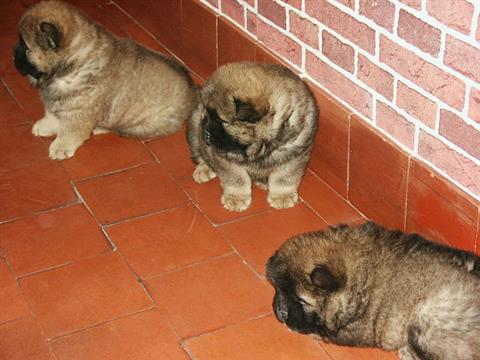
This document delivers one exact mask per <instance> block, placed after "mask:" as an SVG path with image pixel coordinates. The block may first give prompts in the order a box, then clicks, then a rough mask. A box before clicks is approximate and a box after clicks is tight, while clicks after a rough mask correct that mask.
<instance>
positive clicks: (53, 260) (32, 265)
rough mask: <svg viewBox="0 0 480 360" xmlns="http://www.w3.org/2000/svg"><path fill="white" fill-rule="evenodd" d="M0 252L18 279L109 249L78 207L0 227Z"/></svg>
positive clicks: (95, 226) (90, 221)
mask: <svg viewBox="0 0 480 360" xmlns="http://www.w3.org/2000/svg"><path fill="white" fill-rule="evenodd" d="M0 249H2V250H3V253H4V255H5V256H6V257H7V259H8V261H9V263H10V266H11V267H12V270H13V271H14V272H15V273H16V275H17V276H21V275H24V274H27V273H31V272H36V271H40V270H43V269H47V268H49V267H52V266H57V265H61V264H65V263H67V262H71V261H74V260H78V259H82V258H86V257H90V256H94V255H97V254H100V253H104V252H107V251H109V250H110V246H109V244H108V242H107V239H106V238H105V236H104V235H103V234H102V232H101V230H100V228H99V226H98V224H97V222H96V221H95V220H94V219H93V218H92V216H91V215H90V213H89V212H88V211H87V210H86V209H85V207H84V206H83V205H81V204H79V205H72V206H69V207H65V208H61V209H57V210H53V211H48V212H44V213H41V214H38V215H33V216H29V217H27V218H24V219H21V220H17V221H14V222H10V223H7V224H3V225H0Z"/></svg>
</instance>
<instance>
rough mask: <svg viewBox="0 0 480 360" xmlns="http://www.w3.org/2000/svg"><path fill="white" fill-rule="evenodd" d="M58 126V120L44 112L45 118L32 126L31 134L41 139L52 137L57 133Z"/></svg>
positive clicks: (46, 111)
mask: <svg viewBox="0 0 480 360" xmlns="http://www.w3.org/2000/svg"><path fill="white" fill-rule="evenodd" d="M58 126H59V124H58V119H57V118H56V117H55V116H54V115H53V114H51V113H49V112H48V110H45V116H44V117H43V118H41V119H40V120H38V121H37V122H36V123H35V124H34V125H33V127H32V134H33V135H35V136H42V137H49V136H54V135H56V134H57V132H58Z"/></svg>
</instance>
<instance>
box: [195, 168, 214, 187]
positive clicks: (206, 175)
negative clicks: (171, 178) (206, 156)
mask: <svg viewBox="0 0 480 360" xmlns="http://www.w3.org/2000/svg"><path fill="white" fill-rule="evenodd" d="M216 176H217V174H216V173H215V172H214V171H213V170H212V169H210V167H209V166H208V165H206V164H198V165H197V167H196V168H195V170H194V171H193V180H195V182H196V183H197V184H203V183H206V182H207V181H210V180H212V179H214V178H215V177H216Z"/></svg>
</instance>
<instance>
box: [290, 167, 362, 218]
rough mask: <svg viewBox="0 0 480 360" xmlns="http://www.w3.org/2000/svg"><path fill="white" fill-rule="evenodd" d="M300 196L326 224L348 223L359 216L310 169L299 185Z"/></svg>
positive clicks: (359, 216) (359, 215)
mask: <svg viewBox="0 0 480 360" xmlns="http://www.w3.org/2000/svg"><path fill="white" fill-rule="evenodd" d="M299 193H300V196H301V197H302V199H303V201H305V202H306V203H307V204H308V205H309V206H311V207H312V208H313V210H315V211H316V212H317V214H319V215H320V216H321V217H322V218H323V219H325V221H327V223H328V224H330V225H333V224H338V223H348V222H350V221H351V220H355V219H358V218H361V217H362V215H361V214H360V213H359V212H358V211H357V210H355V208H353V207H352V206H351V205H350V204H349V203H348V202H347V201H346V200H345V199H344V198H343V197H341V196H340V195H339V194H338V193H337V192H335V190H333V189H332V188H331V187H329V186H328V185H327V184H326V183H325V182H323V181H322V180H321V179H320V178H318V177H317V176H316V175H314V174H313V173H312V172H311V171H307V172H306V173H305V176H304V177H303V180H302V183H301V185H300V192H299Z"/></svg>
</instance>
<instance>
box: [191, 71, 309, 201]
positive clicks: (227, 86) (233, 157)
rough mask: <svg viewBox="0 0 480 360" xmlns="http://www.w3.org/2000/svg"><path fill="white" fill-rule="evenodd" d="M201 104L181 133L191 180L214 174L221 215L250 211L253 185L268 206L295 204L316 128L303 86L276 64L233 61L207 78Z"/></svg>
mask: <svg viewBox="0 0 480 360" xmlns="http://www.w3.org/2000/svg"><path fill="white" fill-rule="evenodd" d="M201 99H202V106H201V107H200V109H199V110H198V111H196V112H195V113H194V115H193V116H192V117H191V119H190V121H189V122H188V129H187V135H188V142H189V145H190V150H191V155H192V159H193V161H194V162H195V164H196V165H197V166H196V168H195V171H194V173H193V178H194V180H195V181H196V182H197V183H204V182H206V181H209V180H210V179H212V178H214V177H215V176H217V175H218V177H219V178H220V183H221V185H222V188H223V195H222V199H221V201H222V204H223V206H224V207H225V208H226V209H228V210H232V211H242V210H245V209H247V208H248V207H249V206H250V203H251V187H252V183H253V184H255V185H257V186H258V187H260V188H262V189H265V190H266V189H268V202H269V203H270V205H271V206H272V207H274V208H287V207H291V206H294V205H295V202H296V201H297V199H298V194H297V188H298V186H299V184H300V180H301V178H302V176H303V173H304V171H305V167H306V166H307V163H308V160H309V159H310V154H311V152H312V147H313V143H314V138H315V133H316V131H317V127H318V109H317V105H316V102H315V98H314V97H313V95H312V93H311V92H310V90H309V89H308V87H307V85H305V83H304V82H303V81H302V80H301V79H300V78H299V77H297V76H296V75H295V74H294V73H293V72H291V71H290V70H288V69H287V68H285V67H283V66H279V65H258V64H253V63H234V64H227V65H224V66H222V67H220V68H219V69H218V70H217V71H216V72H215V73H214V74H213V75H212V77H211V78H210V79H209V80H208V81H207V83H206V84H205V85H204V87H203V88H202V90H201Z"/></svg>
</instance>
